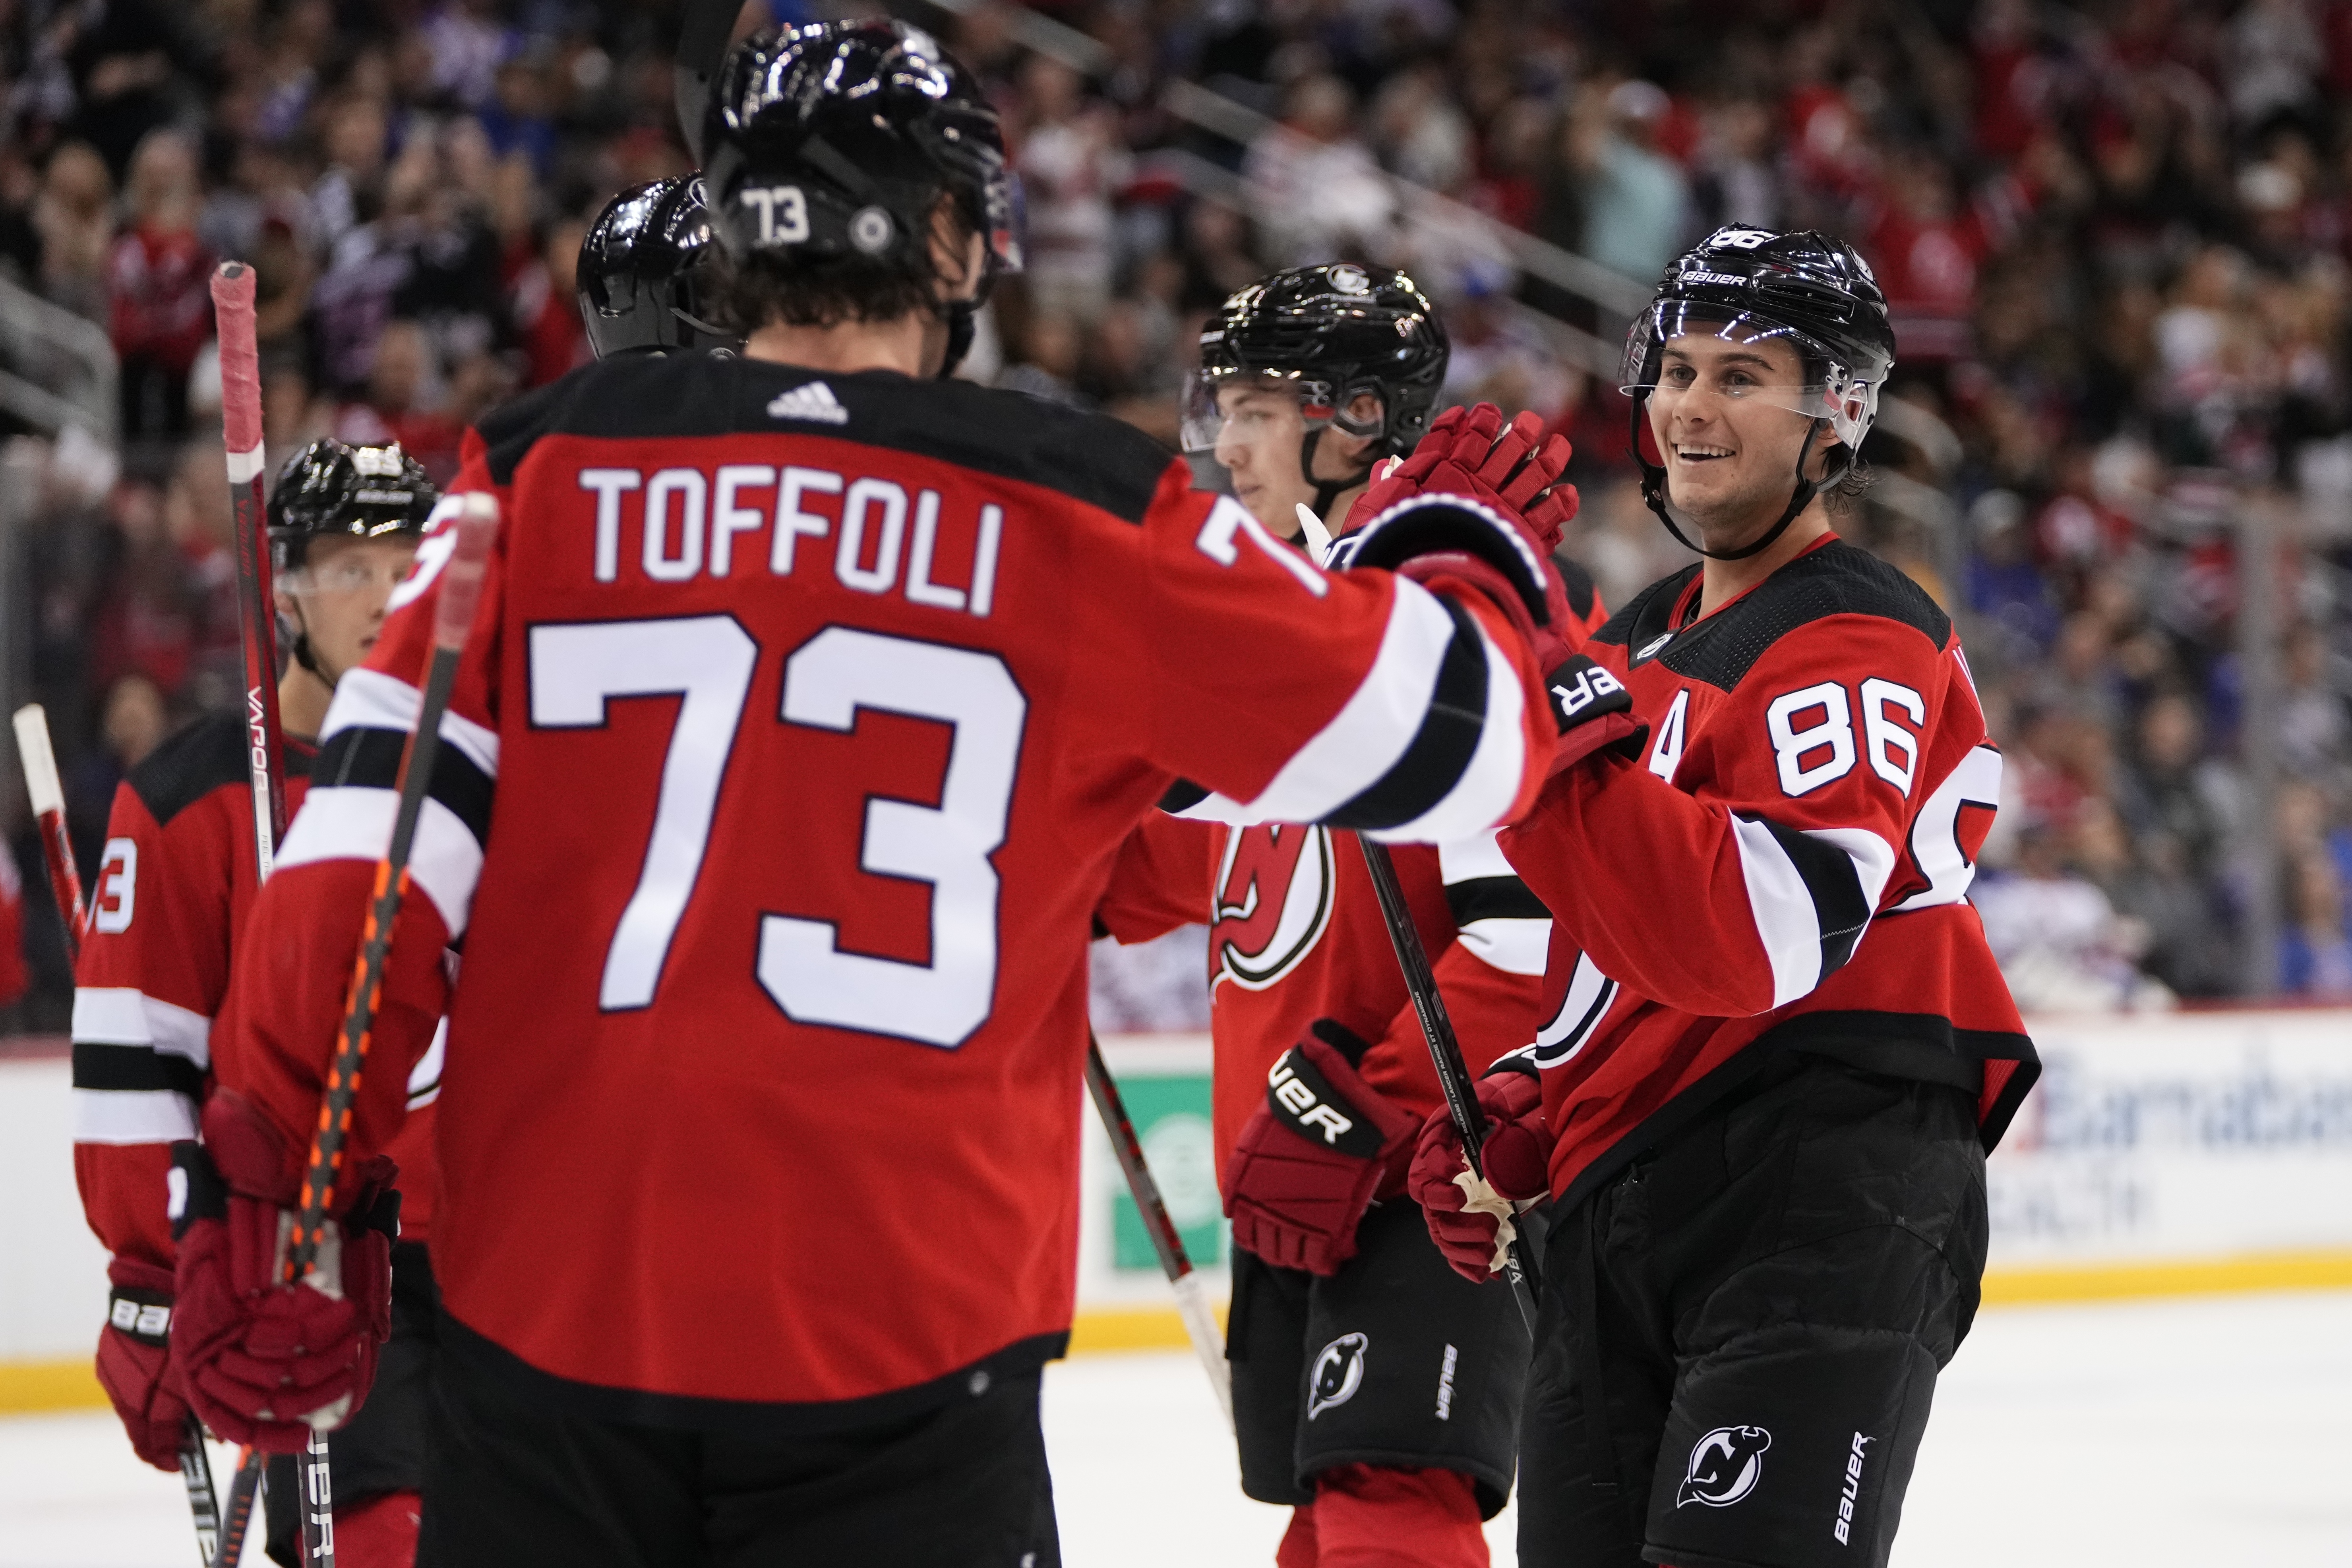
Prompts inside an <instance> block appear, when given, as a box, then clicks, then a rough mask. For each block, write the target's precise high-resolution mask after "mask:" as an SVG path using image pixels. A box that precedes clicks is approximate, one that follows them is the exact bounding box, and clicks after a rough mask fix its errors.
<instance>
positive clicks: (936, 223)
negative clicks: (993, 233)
mask: <svg viewBox="0 0 2352 1568" xmlns="http://www.w3.org/2000/svg"><path fill="white" fill-rule="evenodd" d="M987 256H988V250H987V241H986V240H984V239H983V238H982V236H981V233H980V231H979V230H978V229H975V228H972V227H971V226H970V225H967V224H966V223H965V222H964V221H963V214H962V213H961V212H960V211H958V210H957V207H956V204H955V198H954V197H952V196H946V195H942V196H941V197H940V201H939V204H938V205H937V206H935V207H933V208H932V209H931V265H932V267H933V268H934V269H935V270H936V272H937V274H938V277H939V280H940V298H943V299H948V300H965V299H975V298H979V296H980V283H981V278H982V277H983V276H984V274H983V268H984V267H985V266H986V262H987Z"/></svg>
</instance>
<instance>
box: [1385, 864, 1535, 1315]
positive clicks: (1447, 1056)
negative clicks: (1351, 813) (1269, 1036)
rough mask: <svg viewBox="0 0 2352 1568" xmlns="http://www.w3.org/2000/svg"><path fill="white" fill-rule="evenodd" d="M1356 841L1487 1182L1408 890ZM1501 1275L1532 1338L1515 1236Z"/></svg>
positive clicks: (1478, 1115) (1450, 1107)
mask: <svg viewBox="0 0 2352 1568" xmlns="http://www.w3.org/2000/svg"><path fill="white" fill-rule="evenodd" d="M1356 841H1357V842H1358V843H1360V844H1361V845H1363V847H1364V866H1365V869H1366V870H1368V871H1370V873H1372V892H1373V894H1374V895H1375V896H1377V897H1378V898H1379V899H1380V902H1381V920H1382V921H1384V922H1386V923H1387V925H1388V928H1389V942H1390V944H1391V946H1394V947H1395V948H1396V956H1397V967H1398V968H1400V969H1402V970H1403V971H1404V988H1405V991H1406V992H1407V994H1409V995H1410V996H1411V997H1412V1010H1413V1013H1414V1015H1415V1016H1416V1017H1418V1018H1419V1019H1421V1032H1422V1035H1423V1038H1425V1039H1426V1040H1428V1041H1429V1060H1430V1061H1431V1062H1432V1063H1433V1064H1434V1065H1435V1067H1436V1069H1437V1086H1438V1087H1439V1088H1440V1089H1442V1090H1444V1092H1445V1109H1446V1111H1447V1112H1448V1113H1450V1114H1452V1116H1453V1117H1454V1130H1455V1131H1456V1132H1459V1133H1460V1134H1462V1157H1463V1159H1464V1160H1465V1162H1466V1163H1467V1164H1468V1165H1469V1166H1470V1170H1471V1173H1472V1174H1473V1175H1474V1176H1477V1177H1478V1179H1479V1180H1481V1181H1484V1180H1485V1179H1486V1166H1485V1165H1484V1164H1482V1163H1481V1162H1480V1160H1479V1158H1478V1151H1479V1150H1480V1149H1481V1148H1482V1147H1484V1146H1485V1145H1486V1113H1485V1112H1484V1111H1482V1110H1480V1109H1479V1108H1478V1090H1477V1086H1476V1085H1475V1083H1473V1082H1471V1080H1470V1067H1469V1064H1468V1063H1467V1062H1465V1061H1463V1060H1462V1043H1461V1041H1460V1040H1457V1039H1455V1038H1454V1020H1453V1019H1450V1018H1447V1017H1446V1016H1445V998H1444V997H1443V996H1442V995H1440V994H1439V993H1438V989H1437V976H1436V974H1435V973H1434V972H1433V970H1432V969H1431V968H1430V967H1429V953H1428V951H1427V949H1425V948H1423V946H1422V945H1421V931H1420V929H1419V928H1418V927H1416V926H1415V925H1413V923H1412V907H1411V906H1410V905H1409V904H1406V903H1405V900H1404V889H1403V887H1402V886H1401V885H1399V883H1398V882H1397V873H1396V862H1395V861H1393V860H1391V858H1390V857H1389V848H1388V846H1387V845H1386V844H1376V843H1374V842H1373V841H1371V840H1370V839H1368V838H1365V837H1364V836H1363V835H1362V834H1361V833H1359V834H1357V835H1356ZM1503 1271H1504V1273H1506V1274H1507V1275H1508V1276H1509V1277H1510V1281H1511V1294H1512V1296H1513V1297H1514V1298H1515V1299H1516V1300H1517V1301H1518V1303H1519V1316H1520V1317H1521V1318H1523V1319H1525V1320H1526V1321H1527V1325H1528V1333H1530V1334H1532V1333H1535V1332H1536V1291H1535V1284H1534V1281H1533V1280H1532V1279H1531V1278H1530V1277H1529V1275H1528V1270H1527V1260H1526V1258H1525V1256H1524V1255H1523V1254H1522V1252H1521V1251H1520V1248H1519V1241H1518V1239H1517V1237H1516V1236H1514V1237H1513V1238H1512V1239H1511V1244H1510V1246H1509V1247H1508V1248H1507V1249H1505V1252H1504V1258H1503Z"/></svg>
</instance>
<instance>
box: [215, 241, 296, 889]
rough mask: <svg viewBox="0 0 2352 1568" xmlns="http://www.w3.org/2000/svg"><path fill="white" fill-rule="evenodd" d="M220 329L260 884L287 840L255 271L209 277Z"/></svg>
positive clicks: (235, 265) (238, 266) (228, 266)
mask: <svg viewBox="0 0 2352 1568" xmlns="http://www.w3.org/2000/svg"><path fill="white" fill-rule="evenodd" d="M213 311H214V314H215V317H216V318H217V319H218V324H219V329H220V367H221V438H222V442H223V444H225V445H226V447H227V448H228V492H229V499H230V500H231V501H232V502H233V503H234V504H235V505H236V604H237V623H238V628H239V630H240V631H241V632H242V633H243V642H244V648H243V653H244V656H245V741H246V747H245V748H246V766H247V770H248V771H249V772H250V773H251V775H252V779H253V837H254V844H255V854H256V857H257V861H258V862H259V870H260V873H261V880H262V881H264V882H268V880H269V873H270V871H271V869H272V868H273V867H274V866H275V865H276V864H277V862H278V840H280V839H282V838H284V837H285V836H286V780H285V776H284V771H283V769H281V768H279V766H278V757H279V751H278V746H279V742H280V740H281V738H282V737H281V735H280V733H279V730H278V603H277V599H276V596H275V595H274V594H273V593H272V591H271V585H270V580H269V538H268V526H267V523H266V516H267V514H266V513H265V511H264V507H263V502H264V497H263V495H262V453H261V357H260V349H259V346H258V345H257V343H256V341H255V339H254V330H255V327H254V317H253V269H252V268H251V267H247V266H246V265H245V264H244V263H243V262H241V261H225V262H222V263H221V264H220V270H219V271H217V272H215V273H214V274H213Z"/></svg>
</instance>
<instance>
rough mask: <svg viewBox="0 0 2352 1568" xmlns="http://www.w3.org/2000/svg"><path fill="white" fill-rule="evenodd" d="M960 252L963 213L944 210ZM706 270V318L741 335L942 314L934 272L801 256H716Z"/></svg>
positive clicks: (967, 224)
mask: <svg viewBox="0 0 2352 1568" xmlns="http://www.w3.org/2000/svg"><path fill="white" fill-rule="evenodd" d="M947 205H948V211H949V213H950V225H951V227H952V228H953V230H954V233H955V239H954V242H953V248H954V249H955V250H956V251H958V252H961V251H962V250H963V249H964V247H965V241H966V239H967V238H968V237H969V236H970V235H971V232H972V226H973V225H972V223H971V216H970V214H966V213H965V212H964V211H963V210H962V207H961V204H959V203H954V202H950V203H949V204H947ZM705 265H706V266H707V267H709V270H710V274H711V282H712V285H713V288H714V298H715V300H716V304H715V305H714V307H713V309H712V317H713V319H714V320H715V321H716V322H717V323H718V324H719V325H720V326H723V327H725V328H727V329H729V330H730V331H735V332H740V333H741V334H743V335H744V336H746V337H749V336H750V335H751V333H753V332H756V331H758V330H759V329H761V328H762V327H769V326H783V327H838V326H840V325H842V324H843V323H844V322H850V321H866V322H878V321H895V320H897V319H898V318H900V317H902V316H908V315H912V314H914V313H916V312H923V313H925V314H929V315H934V316H944V315H945V313H946V311H945V307H943V306H942V305H941V304H940V294H939V274H938V273H937V272H935V271H934V270H933V269H932V268H931V267H929V266H925V267H909V266H905V265H898V264H894V263H893V262H891V261H888V260H878V261H877V260H874V259H870V258H868V257H866V256H857V255H854V254H852V255H847V256H822V255H816V254H812V253H811V252H809V251H807V250H754V251H749V252H746V253H744V254H742V255H740V256H734V255H729V254H726V253H724V252H720V253H719V254H717V255H714V256H712V257H711V258H710V260H709V262H707V263H705Z"/></svg>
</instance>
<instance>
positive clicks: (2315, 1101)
mask: <svg viewBox="0 0 2352 1568" xmlns="http://www.w3.org/2000/svg"><path fill="white" fill-rule="evenodd" d="M2030 1027H2031V1028H2032V1033H2033V1037H2034V1042H2035V1044H2036V1045H2037V1046H2038V1047H2039V1048H2040V1050H2041V1052H2042V1061H2043V1064H2044V1068H2043V1075H2042V1082H2041V1085H2040V1086H2039V1087H2038V1088H2036V1089H2035V1091H2034V1092H2033V1093H2032V1096H2031V1097H2029V1098H2028V1100H2027V1101H2026V1103H2025V1106H2024V1109H2023V1110H2022V1111H2021V1113H2019V1115H2018V1118H2017V1121H2016V1124H2014V1126H2012V1127H2011V1131H2010V1134H2009V1136H2008V1138H2007V1139H2006V1140H2005V1141H2004V1142H2003V1144H2002V1145H2001V1147H2000V1151H1999V1152H1998V1153H1997V1154H1995V1155H1994V1156H1993V1158H1992V1160H1991V1162H1990V1166H1989V1167H1988V1183H1989V1191H1988V1197H1989V1202H1990V1211H1991V1219H1992V1254H1991V1256H1992V1262H1991V1267H1990V1271H1989V1273H1988V1275H1987V1278H1986V1281H1985V1295H1986V1300H1987V1301H1989V1302H1992V1303H1999V1302H2002V1301H2071V1300H2085V1299H2092V1298H2096V1297H2102V1296H2116V1295H2144V1294H2161V1293H2169V1292H2174V1291H2215V1290H2245V1289H2264V1288H2275V1287H2281V1286H2294V1285H2306V1286H2307V1285H2352V1011H2342V1010H2338V1011H2325V1012H2322V1011H2310V1012H2243V1013H2178V1014H2171V1015H2163V1016H2157V1017H2142V1018H2132V1019H2056V1018H2044V1019H2035V1020H2032V1024H2031V1026H2030ZM1103 1046H1104V1051H1105V1055H1106V1057H1107V1059H1108V1061H1109V1064H1110V1067H1111V1071H1112V1073H1113V1074H1114V1076H1115V1077H1116V1078H1117V1079H1118V1082H1119V1084H1120V1088H1121V1091H1122V1092H1123V1093H1124V1095H1125V1096H1126V1099H1127V1101H1128V1107H1129V1114H1130V1115H1131V1116H1132V1117H1133V1119H1134V1121H1135V1123H1136V1128H1137V1132H1138V1134H1139V1135H1140V1136H1141V1138H1142V1140H1143V1143H1144V1147H1145V1150H1146V1155H1147V1157H1148V1158H1149V1159H1150V1162H1151V1166H1152V1168H1153V1171H1154V1174H1155V1175H1156V1176H1157V1177H1158V1179H1159V1182H1160V1187H1161V1190H1162V1193H1163V1195H1164V1196H1165V1197H1166V1199H1167V1202H1168V1205H1169V1207H1170V1210H1171V1213H1172V1214H1173V1216H1174V1217H1175V1219H1176V1222H1177V1224H1178V1226H1179V1227H1180V1228H1181V1230H1182V1233H1183V1238H1184V1241H1185V1245H1186V1247H1187V1249H1189V1250H1190V1251H1191V1253H1192V1257H1193V1260H1194V1261H1195V1262H1196V1264H1198V1265H1199V1266H1200V1268H1201V1269H1202V1272H1203V1274H1204V1276H1205V1277H1206V1279H1207V1281H1209V1283H1210V1285H1211V1289H1212V1291H1213V1293H1216V1294H1220V1295H1221V1294H1222V1293H1223V1289H1224V1280H1225V1274H1224V1262H1225V1246H1226V1235H1227V1231H1226V1227H1225V1222H1224V1219H1223V1215H1222V1213H1221V1212H1220V1205H1219V1203H1218V1199H1217V1192H1216V1172H1215V1169H1214V1163H1215V1156H1214V1151H1213V1147H1212V1145H1211V1142H1210V1134H1209V1062H1210V1051H1209V1041H1208V1038H1207V1037H1206V1036H1205V1035H1155V1036H1108V1037H1106V1038H1105V1040H1104V1041H1103ZM69 1085H70V1068H69V1064H68V1061H67V1060H66V1057H65V1053H64V1051H63V1042H62V1041H58V1042H54V1044H53V1047H52V1048H50V1049H43V1048H42V1047H41V1046H40V1045H37V1044H30V1043H20V1044H18V1045H16V1046H15V1047H13V1048H11V1049H10V1050H9V1051H7V1053H6V1054H5V1055H0V1190H5V1191H6V1192H8V1193H9V1194H10V1195H11V1201H10V1202H9V1203H7V1204H5V1205H0V1256H5V1257H6V1258H8V1259H9V1260H10V1265H9V1267H8V1268H7V1269H6V1270H0V1409H28V1408H38V1407H45V1406H60V1405H72V1404H89V1403H91V1402H94V1401H97V1400H98V1399H99V1398H100V1395H99V1392H98V1385H97V1383H96V1381H95V1380H94V1379H93V1378H92V1377H91V1376H90V1375H89V1347H90V1345H91V1344H92V1343H94V1341H95V1338H96V1335H97V1332H98V1324H99V1322H100V1314H101V1313H102V1312H103V1311H104V1307H105V1301H106V1257H105V1253H104V1251H103V1250H102V1249H100V1247H99V1245H98V1243H97V1241H96V1239H93V1238H92V1237H91V1235H90V1233H89V1228H87V1227H86V1226H85V1225H84V1224H83V1223H82V1218H81V1209H80V1205H79V1199H78V1197H77V1196H76V1193H75V1190H74V1179H73V1158H72V1119H71V1094H70V1087H69ZM1071 1113H1072V1114H1073V1115H1079V1116H1083V1118H1084V1129H1085V1130H1084V1143H1083V1146H1084V1150H1085V1157H1084V1164H1083V1171H1082V1180H1083V1182H1084V1188H1085V1190H1084V1196H1083V1207H1082V1214H1081V1224H1080V1228H1079V1245H1078V1321H1077V1325H1076V1333H1075V1335H1074V1339H1073V1343H1074V1346H1075V1348H1076V1349H1077V1350H1079V1351H1082V1352H1083V1351H1087V1350H1115V1349H1120V1348H1127V1347H1139V1346H1144V1345H1176V1344H1181V1343H1183V1335H1182V1330H1181V1326H1180V1325H1179V1324H1178V1322H1177V1319H1176V1316H1175V1313H1174V1312H1173V1310H1172V1308H1171V1299H1170V1296H1169V1292H1168V1286H1167V1283H1166V1281H1164V1280H1163V1279H1162V1278H1161V1276H1160V1267H1159V1261H1158V1260H1157V1258H1156V1257H1155V1256H1154V1254H1153V1252H1152V1250H1151V1248H1150V1241H1149V1239H1148V1238H1147V1237H1146V1236H1145V1234H1144V1232H1143V1229H1142V1226H1141V1224H1140V1222H1139V1219H1138V1218H1137V1216H1136V1213H1135V1209H1134V1205H1133V1203H1132V1201H1131V1200H1129V1198H1128V1197H1126V1184H1125V1183H1124V1181H1123V1180H1122V1179H1121V1177H1120V1176H1119V1171H1118V1165H1117V1163H1116V1162H1115V1161H1114V1160H1113V1159H1112V1157H1111V1153H1110V1145H1109V1142H1108V1139H1107V1138H1106V1137H1105V1135H1104V1134H1103V1132H1102V1129H1101V1127H1100V1126H1099V1125H1098V1124H1097V1121H1096V1117H1095V1113H1094V1110H1093V1107H1092V1105H1091V1104H1090V1103H1087V1102H1085V1100H1084V1097H1083V1096H1081V1097H1080V1099H1079V1100H1078V1101H1077V1102H1076V1103H1073V1104H1072V1106H1071Z"/></svg>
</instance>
